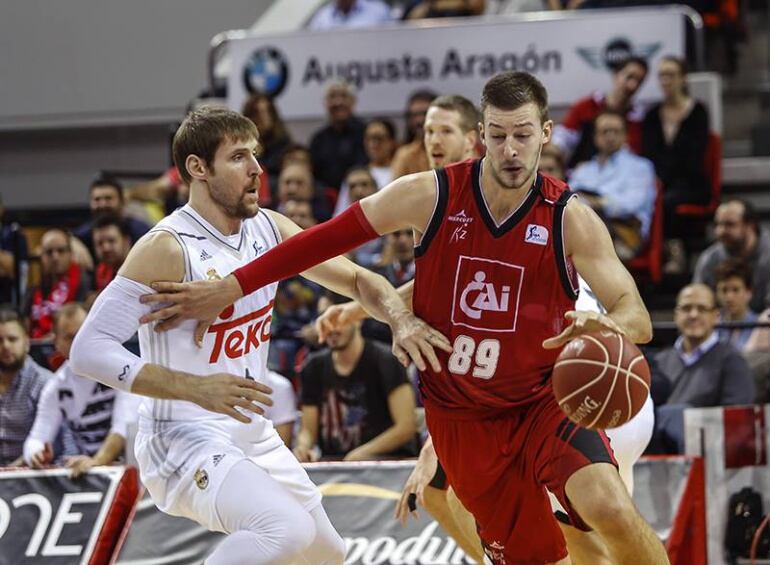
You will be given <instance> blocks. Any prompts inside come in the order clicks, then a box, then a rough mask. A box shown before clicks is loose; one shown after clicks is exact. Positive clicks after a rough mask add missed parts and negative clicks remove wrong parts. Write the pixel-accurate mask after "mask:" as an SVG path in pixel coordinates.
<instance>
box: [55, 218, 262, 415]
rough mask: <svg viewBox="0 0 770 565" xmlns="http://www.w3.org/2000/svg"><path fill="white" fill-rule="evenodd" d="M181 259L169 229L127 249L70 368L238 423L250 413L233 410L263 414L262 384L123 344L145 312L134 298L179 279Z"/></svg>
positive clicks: (85, 327)
mask: <svg viewBox="0 0 770 565" xmlns="http://www.w3.org/2000/svg"><path fill="white" fill-rule="evenodd" d="M183 277H184V260H183V256H182V250H181V248H180V247H179V244H178V243H177V242H176V240H175V239H174V238H173V236H171V235H170V234H167V233H164V232H155V233H150V234H148V235H147V236H145V237H143V238H142V239H141V240H140V241H139V242H138V243H137V244H136V246H135V247H134V248H133V249H132V250H131V252H130V253H129V255H128V257H127V258H126V261H125V263H124V264H123V267H121V270H120V272H119V273H118V276H117V277H116V278H115V280H113V281H112V282H111V283H110V284H109V285H108V286H107V288H106V289H105V290H104V291H102V293H101V294H100V295H99V298H97V300H96V302H95V303H94V305H93V307H92V308H91V311H90V312H89V314H88V317H87V318H86V321H85V323H84V324H83V327H82V328H81V329H80V331H79V332H78V334H77V336H76V337H75V340H74V342H73V344H72V351H71V353H70V363H71V366H72V370H73V371H74V372H75V373H76V374H78V375H83V376H87V377H90V378H92V379H94V380H97V381H99V382H101V383H103V384H105V385H107V386H110V387H113V388H116V389H118V390H123V391H126V392H134V393H136V394H140V395H144V396H151V397H155V398H164V399H177V400H188V401H190V402H194V403H196V404H198V405H200V406H202V407H203V408H205V409H207V410H210V411H212V412H218V413H221V414H227V415H229V416H231V417H233V418H235V419H236V420H239V421H241V422H248V421H249V418H248V417H247V416H245V415H244V414H242V413H240V412H239V411H238V410H236V407H240V408H242V409H244V410H248V411H251V412H255V413H257V414H262V413H263V410H262V408H261V407H259V406H258V405H257V404H256V403H257V402H259V403H262V404H267V405H270V404H271V403H272V402H271V400H270V398H269V397H268V396H267V395H268V394H269V393H270V392H271V390H270V388H269V387H266V386H265V385H263V384H260V383H257V382H254V381H251V380H248V379H244V378H241V377H235V376H233V375H227V374H216V375H209V376H206V377H198V376H195V375H191V374H189V373H184V372H181V371H175V370H172V369H169V368H166V367H162V366H161V365H157V364H153V363H145V362H143V361H142V359H141V358H139V357H137V356H136V355H134V354H133V353H131V352H130V351H128V350H127V349H126V348H125V347H123V343H124V342H126V341H127V340H128V339H129V338H131V337H132V336H133V335H134V334H135V333H136V331H137V329H138V328H139V318H140V317H141V316H142V315H144V314H147V313H148V312H149V311H150V307H149V306H147V305H144V304H142V303H141V302H140V301H139V297H140V296H141V295H143V294H146V293H147V292H151V289H150V288H149V287H148V286H147V284H148V283H149V282H151V281H152V280H156V279H160V280H170V281H180V280H182V278H183Z"/></svg>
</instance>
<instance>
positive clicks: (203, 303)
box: [142, 172, 437, 331]
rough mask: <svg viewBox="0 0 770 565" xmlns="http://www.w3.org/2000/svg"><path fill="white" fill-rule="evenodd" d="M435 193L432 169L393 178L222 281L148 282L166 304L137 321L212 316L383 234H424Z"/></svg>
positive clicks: (171, 323)
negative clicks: (252, 294) (334, 216)
mask: <svg viewBox="0 0 770 565" xmlns="http://www.w3.org/2000/svg"><path fill="white" fill-rule="evenodd" d="M436 197H437V190H436V180H435V176H434V174H433V173H432V172H428V173H417V174H415V175H408V176H405V177H401V178H399V179H396V180H395V181H393V182H392V183H390V184H389V185H387V186H386V187H385V188H383V189H382V190H380V191H379V192H377V193H375V194H373V195H371V196H369V197H367V198H365V199H363V200H362V201H361V202H359V203H356V204H354V205H352V206H351V207H350V208H348V209H347V210H345V211H344V212H343V213H342V214H340V215H339V216H337V217H336V218H332V219H331V220H329V221H328V222H324V223H322V224H318V225H317V226H313V227H312V228H310V229H308V230H305V231H300V232H298V233H297V234H296V235H294V236H293V237H290V238H289V239H288V240H286V241H284V242H283V243H281V244H280V245H278V246H277V247H275V248H273V249H271V250H270V251H268V252H267V253H265V254H264V255H262V256H261V257H259V258H257V259H255V260H253V261H252V262H250V263H249V264H247V265H245V266H244V267H241V268H240V269H237V270H236V271H235V272H233V273H232V274H231V275H229V276H227V277H225V278H224V279H222V280H221V281H195V282H192V283H184V284H178V283H155V284H153V285H152V287H153V289H154V290H156V291H158V294H157V295H149V296H146V297H144V300H145V301H146V302H147V303H163V302H167V303H169V305H167V306H166V307H164V308H161V309H160V310H157V311H155V312H153V313H151V314H148V315H146V316H144V317H143V318H142V323H147V322H151V321H163V322H162V323H161V324H160V325H159V326H158V330H160V331H163V330H167V329H170V328H172V327H175V326H176V325H178V324H179V323H181V321H182V320H184V319H196V320H201V321H209V320H213V319H215V318H216V316H217V315H218V314H219V312H221V311H222V309H224V308H225V307H226V306H228V305H230V304H232V303H233V302H235V301H236V300H237V299H238V298H240V297H241V296H244V295H247V294H250V293H251V292H253V291H255V290H257V289H259V288H262V287H263V286H265V285H267V284H270V283H272V282H275V281H279V280H283V279H286V278H289V277H292V276H294V275H297V274H299V273H301V272H303V271H306V270H308V269H310V268H311V267H313V266H315V265H318V264H320V263H323V262H324V261H326V260H327V259H330V258H332V257H336V256H338V255H341V254H343V253H346V252H347V251H350V250H351V249H355V248H356V247H359V246H360V245H362V244H363V243H366V242H367V241H369V240H371V239H374V238H376V237H378V236H380V235H382V234H385V233H390V232H392V231H396V230H400V229H415V230H417V231H419V232H423V231H424V230H425V227H426V226H427V224H428V221H429V220H430V216H431V214H432V213H433V208H434V206H435V203H436Z"/></svg>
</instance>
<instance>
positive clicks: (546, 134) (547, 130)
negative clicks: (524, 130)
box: [543, 120, 553, 145]
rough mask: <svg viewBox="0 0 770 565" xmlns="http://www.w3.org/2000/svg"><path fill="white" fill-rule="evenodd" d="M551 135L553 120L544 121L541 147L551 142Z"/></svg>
mask: <svg viewBox="0 0 770 565" xmlns="http://www.w3.org/2000/svg"><path fill="white" fill-rule="evenodd" d="M552 133H553V120H546V122H545V123H544V124H543V145H545V144H546V143H548V142H549V141H551V134H552Z"/></svg>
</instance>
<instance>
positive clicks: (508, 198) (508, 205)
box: [481, 166, 537, 224]
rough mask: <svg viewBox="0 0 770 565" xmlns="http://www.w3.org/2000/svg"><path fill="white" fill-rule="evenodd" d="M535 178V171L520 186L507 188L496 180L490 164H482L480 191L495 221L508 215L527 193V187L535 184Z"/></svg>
mask: <svg viewBox="0 0 770 565" xmlns="http://www.w3.org/2000/svg"><path fill="white" fill-rule="evenodd" d="M536 178H537V173H536V172H535V173H533V174H532V175H531V176H530V178H528V179H527V180H526V182H524V184H522V185H521V188H508V187H505V186H503V185H501V184H500V183H499V182H498V180H497V179H496V178H495V175H494V174H493V172H492V167H491V166H483V168H482V172H481V192H482V194H483V195H484V201H485V202H486V203H487V206H488V207H489V212H490V213H491V214H492V217H493V218H494V220H495V222H497V223H498V224H499V223H501V222H503V221H504V220H505V219H506V218H507V217H508V216H510V214H511V212H513V211H514V210H515V209H516V208H518V207H519V205H520V204H521V203H522V201H523V200H524V199H525V198H526V197H527V194H529V189H530V188H532V186H533V185H534V184H535V179H536Z"/></svg>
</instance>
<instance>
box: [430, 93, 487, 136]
mask: <svg viewBox="0 0 770 565" xmlns="http://www.w3.org/2000/svg"><path fill="white" fill-rule="evenodd" d="M430 108H441V109H442V110H452V111H455V112H457V113H458V114H460V129H461V130H463V133H467V132H469V131H475V130H476V128H477V127H478V125H479V111H478V110H477V109H476V105H475V104H474V103H473V102H471V101H470V100H468V99H467V98H465V97H464V96H459V95H457V94H451V95H447V96H439V97H438V98H436V99H435V100H433V102H431V103H430V106H428V109H430Z"/></svg>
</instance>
